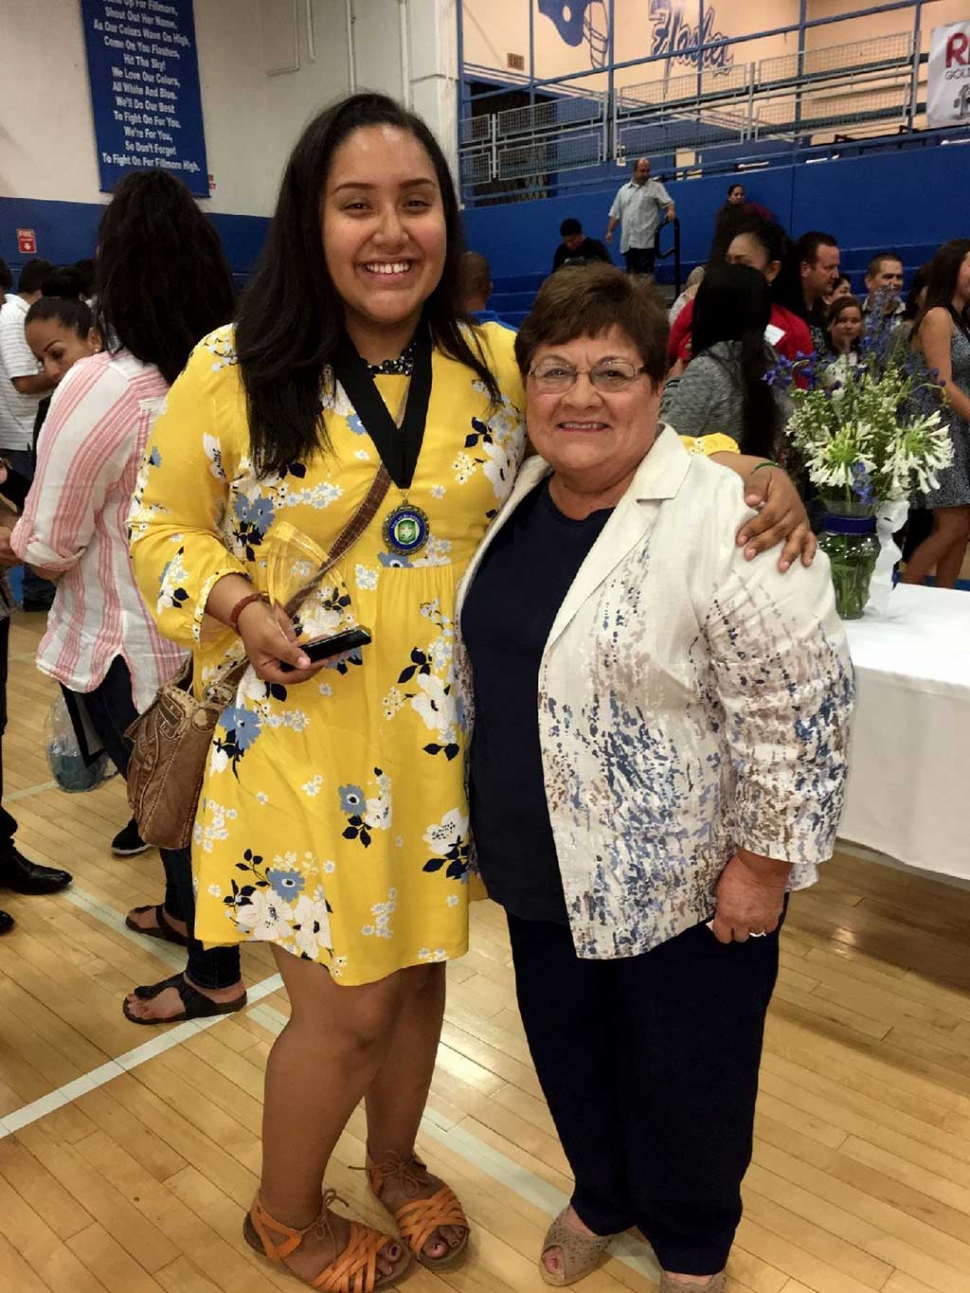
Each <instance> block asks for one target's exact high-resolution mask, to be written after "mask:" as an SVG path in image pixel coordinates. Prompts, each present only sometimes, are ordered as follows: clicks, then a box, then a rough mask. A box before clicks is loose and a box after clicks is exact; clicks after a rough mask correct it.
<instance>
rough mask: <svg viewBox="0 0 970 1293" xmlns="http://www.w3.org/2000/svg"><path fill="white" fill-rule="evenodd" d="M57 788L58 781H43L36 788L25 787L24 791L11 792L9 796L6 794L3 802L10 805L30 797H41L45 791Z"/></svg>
mask: <svg viewBox="0 0 970 1293" xmlns="http://www.w3.org/2000/svg"><path fill="white" fill-rule="evenodd" d="M56 786H57V782H56V781H41V782H39V783H38V784H37V785H36V786H24V788H23V790H11V791H10V793H9V794H7V793H6V792H5V793H4V796H3V802H4V803H5V804H8V803H12V802H13V801H14V800H17V799H26V798H28V796H30V795H40V794H42V793H43V792H44V791H45V790H54V789H55V787H56Z"/></svg>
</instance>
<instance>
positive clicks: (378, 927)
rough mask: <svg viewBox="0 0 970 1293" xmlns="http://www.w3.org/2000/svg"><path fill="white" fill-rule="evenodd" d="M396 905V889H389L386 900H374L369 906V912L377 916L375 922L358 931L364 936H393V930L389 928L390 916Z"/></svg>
mask: <svg viewBox="0 0 970 1293" xmlns="http://www.w3.org/2000/svg"><path fill="white" fill-rule="evenodd" d="M396 907H397V890H396V889H390V890H388V894H387V901H386V902H376V903H375V904H374V906H373V907H371V912H372V913H373V915H374V916H376V917H377V921H376V924H374V925H365V926H364V928H363V929H362V930H361V931H360V932H361V933H362V934H363V935H364V937H365V938H374V937H376V938H393V937H394V931H393V930H392V929H391V917H392V916H393V915H394V911H395V909H396Z"/></svg>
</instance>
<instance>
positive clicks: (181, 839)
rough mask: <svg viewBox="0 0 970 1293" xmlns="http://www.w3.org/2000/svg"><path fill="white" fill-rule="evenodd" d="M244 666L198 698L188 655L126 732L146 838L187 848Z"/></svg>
mask: <svg viewBox="0 0 970 1293" xmlns="http://www.w3.org/2000/svg"><path fill="white" fill-rule="evenodd" d="M389 484H390V477H389V476H388V474H387V471H386V469H385V468H384V467H383V466H382V467H381V469H380V471H379V472H378V473H377V475H376V476H375V478H374V483H373V484H372V485H371V487H370V489H369V490H368V492H367V496H366V497H365V499H364V501H363V502H362V503H361V505H360V507H358V509H357V511H356V512H355V513H354V515H353V517H351V519H350V521H349V522H348V524H347V525H346V526H345V527H344V529H343V530H342V531H341V534H340V536H339V537H338V539H337V542H336V543H335V544H334V546H333V547H332V548H331V550H330V553H329V555H328V557H327V560H326V562H325V563H324V565H323V566H321V568H320V569H319V570H318V571H317V573H316V574H315V575H314V576H313V578H312V579H311V580H310V581H309V583H307V584H304V586H303V587H302V588H301V589H300V591H299V592H298V593H297V594H296V596H295V597H293V598H291V600H290V601H289V602H287V605H286V612H287V614H288V615H290V616H293V615H295V614H296V612H297V611H298V610H299V608H300V607H301V606H302V604H303V602H304V601H305V600H306V598H307V597H309V595H310V594H311V593H312V592H313V590H314V589H315V588H317V587H319V585H320V584H321V583H322V582H323V580H324V578H325V577H326V576H327V574H328V573H329V572H330V570H331V569H332V568H333V566H334V565H335V564H336V562H338V561H339V560H340V558H341V557H343V556H344V555H345V554H346V553H347V551H348V550H349V549H350V548H351V547H352V546H353V545H354V544H355V543H356V542H357V540H358V539H359V538H360V536H361V535H362V534H363V533H364V531H365V530H366V529H367V527H368V525H370V523H371V521H372V520H373V519H374V516H375V515H376V513H377V509H378V508H379V507H380V505H381V502H382V500H383V498H384V495H385V494H386V493H387V489H388V486H389ZM248 667H249V661H248V660H246V659H243V660H241V661H239V663H238V664H236V665H234V666H233V667H232V668H231V669H230V670H229V671H228V672H227V673H226V674H225V675H224V676H223V677H222V678H221V679H219V681H218V682H216V683H212V684H210V685H209V686H208V687H206V691H205V696H204V697H203V699H202V700H197V699H196V698H195V696H194V695H193V692H192V661H191V660H188V661H186V663H185V664H184V665H183V666H182V668H181V670H180V671H179V672H178V673H177V674H176V675H175V677H174V678H172V679H171V680H170V681H169V682H167V683H166V684H165V685H164V686H163V687H160V688H159V690H158V693H157V694H156V696H155V699H154V700H153V701H152V703H151V705H149V707H148V709H146V710H145V712H144V713H143V714H140V715H139V716H138V718H137V719H135V721H134V723H132V725H131V727H129V729H128V731H127V733H126V736H127V737H128V739H129V740H130V741H131V743H132V751H131V759H130V762H129V764H128V803H129V804H130V806H131V811H132V815H133V816H134V818H135V820H136V821H137V822H138V831H139V834H140V835H141V837H142V839H143V840H144V841H145V843H146V844H154V845H157V847H158V848H163V849H182V848H187V847H188V846H189V844H190V843H191V840H192V828H193V826H194V824H195V816H196V812H197V811H198V806H199V796H200V794H201V793H202V782H203V779H204V777H205V767H206V760H207V759H208V757H209V747H210V745H211V744H212V733H213V732H214V730H215V726H216V723H217V722H218V721H219V715H220V714H221V713H222V712H223V710H224V709H225V708H226V706H227V705H229V704H231V702H232V700H233V697H234V696H235V694H236V688H237V687H238V686H239V683H240V681H241V680H242V676H243V674H244V673H245V672H246V670H247V669H248Z"/></svg>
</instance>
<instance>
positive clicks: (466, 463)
mask: <svg viewBox="0 0 970 1293" xmlns="http://www.w3.org/2000/svg"><path fill="white" fill-rule="evenodd" d="M451 469H452V471H453V472H454V473H455V480H457V482H458V484H459V485H465V484H467V483H468V481H470V480H471V478H472V476H474V474H475V460H474V458H472V457H471V456H470V455H469V454H467V453H464V452H462V453H460V454H459V455H458V456H457V458H456V459H455V461H454V462H453V463H452V464H451Z"/></svg>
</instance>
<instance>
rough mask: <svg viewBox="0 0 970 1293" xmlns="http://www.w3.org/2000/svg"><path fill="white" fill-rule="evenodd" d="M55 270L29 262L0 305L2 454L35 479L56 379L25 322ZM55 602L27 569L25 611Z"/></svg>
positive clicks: (43, 262) (45, 583)
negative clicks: (42, 420) (39, 431)
mask: <svg viewBox="0 0 970 1293" xmlns="http://www.w3.org/2000/svg"><path fill="white" fill-rule="evenodd" d="M53 270H54V266H53V265H52V264H51V263H50V261H49V260H28V261H27V263H26V265H24V267H23V269H22V270H21V271H20V281H19V283H18V285H17V292H16V294H11V295H8V296H7V298H6V300H5V301H4V304H3V308H2V309H0V453H3V455H4V456H5V457H6V458H7V460H8V461H9V463H10V465H11V467H12V468H13V469H14V471H16V472H19V474H20V475H21V476H24V477H26V479H27V480H33V478H34V465H35V457H34V419H35V418H36V417H37V407H38V405H39V404H40V402H41V400H42V399H43V398H44V397H45V396H46V395H49V394H50V392H51V391H52V390H53V389H54V383H53V382H52V381H51V379H50V377H48V376H47V374H46V373H45V372H44V371H43V370H42V369H41V368H40V367H39V366H38V363H37V360H36V359H35V358H34V354H33V351H32V350H31V349H30V346H28V344H27V338H26V336H25V335H24V321H25V320H26V318H27V311H28V310H29V309H30V307H31V306H32V305H33V303H34V302H35V301H38V300H40V297H41V284H42V283H43V282H44V280H45V279H46V278H47V277H48V276H49V275H50V274H51V273H52V272H53ZM53 600H54V588H53V585H52V584H50V583H48V581H47V580H46V579H40V578H38V576H37V575H35V574H34V573H33V571H32V570H30V569H26V568H25V570H24V610H27V611H46V610H49V609H50V605H51V602H52V601H53Z"/></svg>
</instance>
